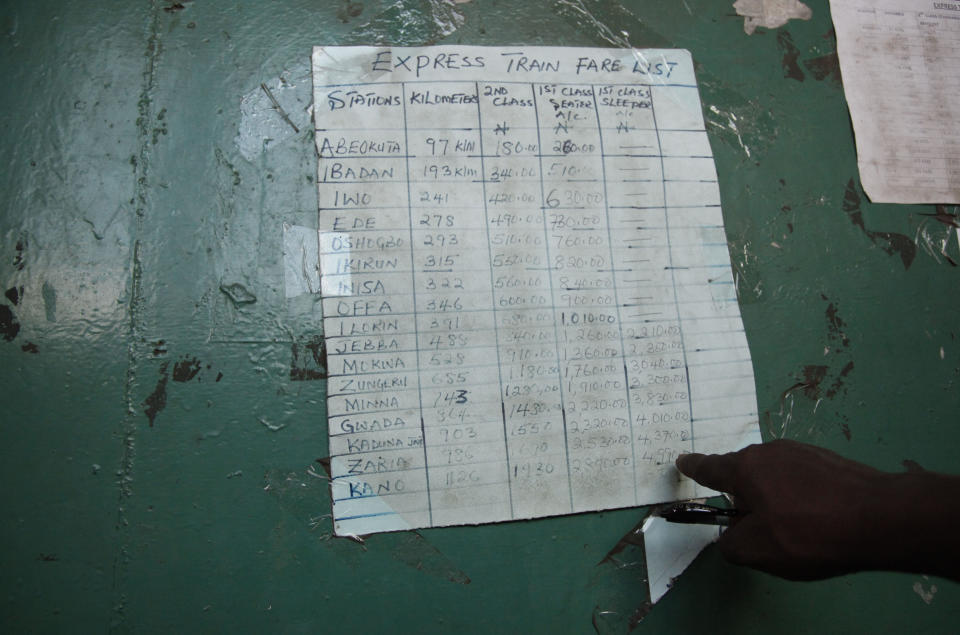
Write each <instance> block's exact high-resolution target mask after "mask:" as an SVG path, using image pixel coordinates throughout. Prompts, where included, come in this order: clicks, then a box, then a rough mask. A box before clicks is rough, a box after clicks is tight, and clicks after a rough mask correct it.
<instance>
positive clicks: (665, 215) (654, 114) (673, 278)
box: [650, 88, 706, 452]
mask: <svg viewBox="0 0 960 635" xmlns="http://www.w3.org/2000/svg"><path fill="white" fill-rule="evenodd" d="M650 115H651V116H652V117H653V129H654V130H656V131H657V152H658V153H659V155H660V178H661V181H662V187H663V222H664V233H665V234H666V236H667V266H668V267H669V269H670V281H671V283H672V286H673V306H674V307H675V308H676V310H677V330H679V331H680V350H681V351H683V374H684V376H685V377H686V379H687V413H688V415H689V418H690V451H691V452H694V451H696V441H695V437H696V435H695V434H694V432H693V395H692V391H691V390H690V366H689V365H688V364H687V343H686V341H685V340H684V337H683V317H682V316H681V315H680V301H679V300H680V298H679V295H678V294H677V274H676V269H674V268H673V247H672V246H671V242H670V212H669V206H668V205H667V174H666V172H665V170H664V163H663V142H662V141H661V140H660V125H659V124H658V123H657V105H656V99H655V98H654V94H653V88H651V89H650ZM703 134H706V131H704V133H703Z"/></svg>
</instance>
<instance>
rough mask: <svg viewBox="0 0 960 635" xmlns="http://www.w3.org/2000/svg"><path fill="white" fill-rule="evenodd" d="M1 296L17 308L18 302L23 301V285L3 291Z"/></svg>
mask: <svg viewBox="0 0 960 635" xmlns="http://www.w3.org/2000/svg"><path fill="white" fill-rule="evenodd" d="M3 295H4V296H6V298H7V299H8V300H10V304H12V305H13V306H17V305H18V304H20V300H22V299H23V285H20V286H19V287H10V288H9V289H7V290H6V291H4V293H3Z"/></svg>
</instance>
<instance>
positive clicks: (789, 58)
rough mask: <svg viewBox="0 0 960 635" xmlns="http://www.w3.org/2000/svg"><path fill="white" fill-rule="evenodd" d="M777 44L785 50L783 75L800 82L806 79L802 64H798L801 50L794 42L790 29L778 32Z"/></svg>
mask: <svg viewBox="0 0 960 635" xmlns="http://www.w3.org/2000/svg"><path fill="white" fill-rule="evenodd" d="M777 46H779V47H780V50H781V51H783V59H782V60H781V62H780V63H781V65H782V66H783V76H784V77H786V78H788V79H795V80H797V81H798V82H802V81H803V80H804V79H806V77H805V76H804V74H803V71H802V70H800V65H799V64H797V60H798V59H799V57H800V50H799V49H798V48H797V45H796V44H794V43H793V36H791V35H790V32H789V31H787V30H781V31H778V32H777Z"/></svg>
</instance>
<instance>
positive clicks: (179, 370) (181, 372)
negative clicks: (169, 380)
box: [173, 356, 201, 383]
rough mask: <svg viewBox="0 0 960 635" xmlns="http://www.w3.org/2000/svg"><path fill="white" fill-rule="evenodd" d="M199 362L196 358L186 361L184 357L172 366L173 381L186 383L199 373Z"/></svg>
mask: <svg viewBox="0 0 960 635" xmlns="http://www.w3.org/2000/svg"><path fill="white" fill-rule="evenodd" d="M200 367H201V364H200V360H199V359H197V358H196V357H193V358H190V359H187V357H186V356H184V357H183V358H181V359H180V361H178V362H177V363H176V364H174V365H173V381H178V382H181V383H183V382H188V381H190V380H191V379H193V378H194V377H196V376H197V373H199V372H200Z"/></svg>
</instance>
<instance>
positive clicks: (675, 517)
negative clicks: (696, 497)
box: [655, 501, 740, 525]
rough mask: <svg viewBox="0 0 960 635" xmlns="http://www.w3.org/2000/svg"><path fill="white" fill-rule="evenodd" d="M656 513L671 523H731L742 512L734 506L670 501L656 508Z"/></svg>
mask: <svg viewBox="0 0 960 635" xmlns="http://www.w3.org/2000/svg"><path fill="white" fill-rule="evenodd" d="M655 515H657V516H660V517H661V518H663V519H664V520H667V521H669V522H671V523H697V524H700V525H729V524H730V523H731V522H732V521H733V520H734V519H735V518H736V517H737V516H739V515H740V512H739V511H738V510H736V509H732V508H723V507H714V506H713V505H705V504H703V503H696V502H690V501H687V502H680V503H670V504H669V505H664V506H663V507H661V508H659V509H658V510H656V512H655Z"/></svg>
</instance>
